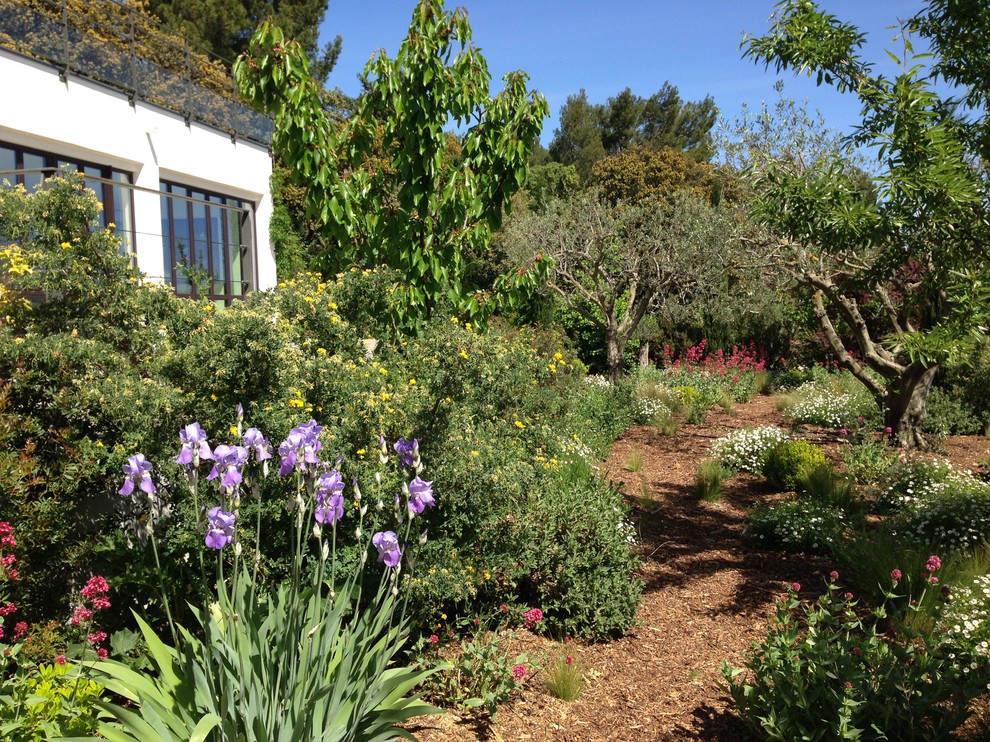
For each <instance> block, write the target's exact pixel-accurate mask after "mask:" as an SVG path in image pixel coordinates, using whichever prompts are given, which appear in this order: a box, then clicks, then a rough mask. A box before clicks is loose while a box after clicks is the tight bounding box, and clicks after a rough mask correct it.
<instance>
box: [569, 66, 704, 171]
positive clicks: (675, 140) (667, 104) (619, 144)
mask: <svg viewBox="0 0 990 742" xmlns="http://www.w3.org/2000/svg"><path fill="white" fill-rule="evenodd" d="M717 115H718V111H717V109H716V108H715V101H714V100H713V99H712V97H711V96H708V97H706V98H705V99H704V100H700V101H694V102H687V103H686V102H684V100H683V99H682V98H681V95H680V93H679V92H678V90H677V88H676V87H675V86H673V85H671V84H670V83H669V82H665V83H664V84H663V86H662V87H661V88H660V90H658V91H657V92H656V93H654V94H653V95H651V96H650V97H649V98H642V97H640V96H638V95H636V94H635V93H633V92H632V90H631V89H630V88H626V89H625V90H623V91H622V92H620V93H619V94H618V95H616V96H614V97H612V98H609V99H608V101H607V102H606V103H605V104H604V105H603V104H592V103H590V102H589V101H588V96H587V93H585V91H584V90H582V91H581V92H580V93H578V94H577V95H572V96H568V98H567V102H566V103H565V104H564V105H563V106H562V107H561V109H560V124H559V126H558V128H557V129H556V130H555V131H554V138H553V141H552V142H551V143H550V156H551V158H552V159H553V160H555V161H556V162H560V163H563V164H565V165H574V166H575V167H576V168H577V171H578V175H579V176H580V177H581V182H582V183H590V182H593V180H594V178H593V175H592V169H593V167H594V165H595V163H597V162H598V161H599V160H601V159H602V158H604V157H605V156H606V155H615V154H619V153H622V152H625V151H626V150H628V149H631V148H634V147H646V148H650V149H675V150H678V151H681V152H686V153H687V154H688V155H689V156H690V157H692V158H693V159H695V160H700V161H703V160H708V159H709V158H711V156H712V155H713V154H714V152H715V149H714V146H713V144H712V134H711V131H712V128H713V127H714V126H715V119H716V117H717Z"/></svg>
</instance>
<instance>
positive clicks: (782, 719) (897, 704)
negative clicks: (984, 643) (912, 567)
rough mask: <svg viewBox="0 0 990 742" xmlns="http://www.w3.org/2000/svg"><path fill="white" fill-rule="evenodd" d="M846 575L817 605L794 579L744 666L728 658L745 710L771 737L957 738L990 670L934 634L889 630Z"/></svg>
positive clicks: (728, 674)
mask: <svg viewBox="0 0 990 742" xmlns="http://www.w3.org/2000/svg"><path fill="white" fill-rule="evenodd" d="M837 578H838V575H837V573H836V574H835V578H834V579H833V580H831V581H830V582H829V583H828V589H827V591H826V593H825V594H824V595H822V596H820V597H819V598H818V599H817V600H815V601H813V602H811V601H804V600H801V599H800V598H799V597H798V594H797V590H799V589H800V585H797V584H795V585H793V586H792V587H791V589H789V590H788V591H787V595H786V597H784V598H783V599H781V600H778V601H777V606H776V614H775V616H774V618H773V620H772V622H771V626H770V631H769V632H768V634H767V637H766V639H765V640H764V641H763V642H761V643H759V644H754V645H753V646H752V647H751V649H750V651H749V653H748V654H747V655H746V658H745V661H744V663H743V668H735V667H732V666H730V665H729V664H728V663H723V665H722V675H723V678H724V680H725V686H724V687H725V688H726V689H727V690H728V692H729V694H730V695H731V696H732V701H733V705H734V706H735V708H736V710H737V711H738V712H739V714H740V715H741V716H742V718H743V719H744V720H745V721H746V722H747V724H748V725H749V726H750V727H751V728H752V729H753V730H754V731H755V732H756V733H757V734H758V735H759V736H760V737H761V738H763V739H773V740H781V741H788V742H789V741H790V740H797V739H802V740H837V739H862V740H886V739H902V740H907V739H911V740H942V739H947V738H948V734H949V732H950V731H951V730H952V729H953V728H955V727H956V726H957V725H958V724H959V723H960V722H961V721H962V720H963V718H964V717H965V714H966V706H965V705H966V701H967V700H968V699H969V698H972V697H973V696H975V695H977V694H978V693H979V692H980V691H981V690H983V689H985V680H986V676H983V677H973V676H965V677H964V676H962V673H958V672H957V671H956V669H955V667H954V663H953V661H952V660H951V659H950V658H949V655H948V653H947V652H944V651H942V650H941V648H940V647H939V642H938V638H937V637H933V636H932V635H931V634H925V635H924V636H923V637H922V640H921V641H913V640H909V639H907V640H906V639H896V638H890V637H887V636H885V635H884V633H883V623H882V621H883V618H884V616H885V615H886V614H885V611H884V609H883V607H882V606H881V607H880V608H878V609H876V610H875V611H874V612H873V613H872V615H870V616H867V617H862V613H861V611H860V610H858V606H857V603H856V601H855V600H854V599H853V598H852V594H851V593H847V592H845V591H844V590H843V589H842V588H840V587H839V586H838V585H837V584H836V582H835V579H837ZM887 584H889V578H888V581H887Z"/></svg>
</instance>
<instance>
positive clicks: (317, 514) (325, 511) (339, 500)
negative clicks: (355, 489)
mask: <svg viewBox="0 0 990 742" xmlns="http://www.w3.org/2000/svg"><path fill="white" fill-rule="evenodd" d="M318 503H319V504H317V506H316V510H315V511H314V513H313V517H314V518H315V519H316V522H317V523H322V524H324V525H326V524H328V523H336V522H337V521H338V520H340V519H341V518H343V517H344V496H343V495H341V494H339V493H338V494H335V495H330V496H329V497H327V498H325V499H323V500H319V501H318Z"/></svg>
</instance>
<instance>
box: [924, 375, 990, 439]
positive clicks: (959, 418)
mask: <svg viewBox="0 0 990 742" xmlns="http://www.w3.org/2000/svg"><path fill="white" fill-rule="evenodd" d="M985 425H986V423H985V422H984V421H983V420H982V419H981V418H980V417H979V416H978V415H977V413H976V411H974V410H973V408H972V407H970V406H969V405H968V404H966V402H965V401H964V400H962V399H960V398H958V397H953V396H952V395H951V394H950V393H948V392H946V391H943V390H942V389H940V388H938V387H936V388H934V389H932V390H931V392H930V393H929V395H928V401H927V403H926V404H925V419H924V421H923V422H922V430H924V432H925V433H927V434H929V435H930V436H932V437H933V438H934V439H935V440H937V441H938V440H945V438H946V437H948V436H950V435H976V434H978V433H982V432H983V430H984V426H985Z"/></svg>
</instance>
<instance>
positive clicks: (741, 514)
mask: <svg viewBox="0 0 990 742" xmlns="http://www.w3.org/2000/svg"><path fill="white" fill-rule="evenodd" d="M761 425H778V426H780V427H782V428H785V429H787V428H788V425H787V423H786V422H785V420H784V418H783V417H782V415H781V414H780V413H779V412H778V411H777V409H776V408H775V405H774V400H773V398H771V397H765V396H764V397H757V398H755V399H753V400H752V401H750V402H748V403H745V404H739V405H736V406H735V407H734V408H733V409H732V410H729V411H726V410H722V409H720V408H715V409H713V410H711V411H709V412H708V413H707V414H706V416H705V421H704V422H703V423H702V424H700V425H685V426H683V427H682V428H681V429H680V431H678V433H677V434H676V435H675V436H663V435H661V434H660V433H658V432H657V431H656V430H654V429H652V428H649V427H634V428H631V429H630V430H628V431H627V432H626V433H625V434H624V435H623V436H622V437H621V438H620V439H619V440H618V441H617V442H616V443H615V446H614V447H613V451H612V455H611V456H610V458H609V460H608V461H607V462H606V464H605V467H604V473H605V475H606V476H607V477H608V478H609V479H610V480H612V481H614V482H615V483H616V484H617V485H621V487H622V491H623V492H624V494H625V496H626V498H627V500H628V502H629V503H630V505H631V506H632V509H633V516H634V520H635V521H636V524H637V527H638V530H639V542H640V548H641V551H642V556H643V560H644V564H643V567H642V568H641V570H640V577H641V579H642V580H643V581H644V583H645V588H644V593H643V602H642V605H641V606H640V608H639V612H638V614H637V617H636V622H635V624H634V625H633V627H632V628H631V629H630V631H629V632H628V633H627V634H626V636H624V637H623V638H622V639H619V640H618V641H614V642H610V643H602V644H591V645H577V644H576V643H571V644H570V645H569V649H568V651H569V652H571V653H572V654H575V655H576V656H577V657H578V659H579V661H580V662H581V663H582V664H583V666H584V667H585V668H587V670H588V680H589V683H588V687H587V688H586V690H585V691H584V693H583V694H582V695H581V697H580V698H579V699H578V700H577V701H574V702H573V703H567V702H564V701H561V700H559V699H557V698H554V697H553V696H551V695H550V694H549V693H548V692H547V691H546V689H545V687H544V686H543V684H542V679H541V677H540V673H539V672H537V673H536V674H535V675H533V676H532V677H531V678H529V679H527V683H526V687H525V689H524V690H523V691H522V692H521V693H518V694H516V695H515V696H514V698H513V699H512V700H511V701H510V702H509V703H507V704H505V705H504V706H503V707H502V708H501V709H500V710H499V712H498V715H497V717H496V720H495V722H494V723H493V722H491V721H490V720H487V719H486V720H480V721H479V720H477V719H471V718H462V717H459V716H457V715H456V714H454V713H449V714H447V715H445V716H442V717H427V718H425V719H421V720H419V723H418V724H416V725H415V726H414V727H413V728H412V729H411V731H413V733H414V734H415V735H416V736H417V738H418V739H420V740H422V742H441V741H444V742H446V741H447V740H450V741H453V742H461V741H470V740H494V741H495V742H502V741H505V742H510V741H512V742H514V741H515V740H536V741H543V740H548V741H549V740H553V741H554V742H565V741H566V742H596V741H598V740H615V741H622V742H640V741H642V742H657V741H659V740H683V739H697V740H716V741H718V740H725V741H727V742H744V741H745V740H747V739H749V738H750V737H749V736H748V734H747V731H746V729H745V727H744V726H743V725H742V723H741V722H740V721H739V719H738V718H737V717H735V716H734V715H733V714H732V713H731V711H730V710H729V708H728V703H727V701H728V698H727V696H726V694H725V693H724V692H723V691H722V690H720V688H719V687H718V681H719V679H720V678H721V675H720V673H719V668H720V666H721V664H722V661H723V660H728V661H729V662H730V663H732V664H735V665H739V664H741V662H742V654H743V652H744V651H745V650H746V649H748V647H749V646H750V644H751V643H752V642H754V641H758V640H760V639H762V638H763V636H764V635H765V633H766V627H767V620H768V618H769V617H770V615H771V614H772V612H773V605H774V600H775V598H776V597H777V596H779V595H781V594H782V592H783V589H784V586H785V585H787V584H790V583H792V582H799V583H801V585H802V586H804V592H805V593H806V594H807V595H808V597H813V596H814V595H817V594H818V593H819V592H820V589H821V587H822V586H823V580H824V579H825V577H824V576H825V575H827V574H828V572H829V571H830V570H831V569H832V566H831V565H830V564H829V563H828V562H827V561H825V560H824V559H823V558H820V557H814V556H804V555H793V554H783V553H780V552H765V551H760V550H758V549H756V548H754V547H753V545H752V544H750V543H749V542H748V541H746V540H745V539H744V538H743V536H742V524H743V520H744V518H745V514H746V510H747V509H748V508H749V507H750V506H751V505H752V504H754V503H755V502H757V501H759V500H766V499H768V498H771V497H775V495H774V494H773V493H772V492H771V491H770V490H769V489H767V487H766V486H765V485H764V484H763V483H762V482H761V481H760V480H759V479H757V478H756V477H751V476H748V475H740V476H737V477H735V478H733V479H731V480H728V481H727V482H726V494H725V497H723V499H722V500H721V501H719V502H714V503H709V502H701V501H699V500H698V499H697V498H696V497H695V495H694V492H693V482H694V476H695V472H696V469H697V465H698V462H699V461H700V460H701V459H703V458H705V456H707V454H708V451H709V450H710V448H711V444H712V442H713V441H714V440H715V439H717V438H719V437H721V436H723V435H725V434H726V433H728V432H729V431H730V430H732V429H734V428H743V427H757V426H761ZM799 435H800V436H801V437H803V438H806V439H809V440H811V441H812V442H814V443H816V444H818V445H821V446H823V447H824V448H825V449H826V453H827V454H829V455H830V456H831V457H833V458H834V457H837V451H838V446H839V445H840V441H839V436H838V435H837V434H836V433H835V432H832V431H826V430H821V429H816V428H808V429H805V430H803V431H802V432H801V433H799ZM988 456H990V442H988V441H987V439H986V438H980V437H975V436H967V437H956V438H952V439H950V441H949V442H948V444H947V457H948V458H949V459H950V460H951V461H952V462H953V464H954V465H956V466H957V467H959V468H963V469H967V468H969V469H975V467H976V465H977V462H979V461H980V460H982V459H986V458H987V457H988ZM637 459H639V460H641V461H642V465H641V466H639V465H638V464H637V461H636V460H637ZM630 465H632V466H630ZM632 469H635V471H633V470H632ZM522 644H523V645H524V646H523V647H521V648H522V649H525V651H527V652H529V654H530V655H531V656H533V657H535V658H536V659H537V664H539V658H540V657H541V655H544V656H545V655H547V654H548V653H550V652H559V651H560V646H559V645H556V644H554V643H553V642H551V641H549V640H547V639H545V638H543V637H539V636H535V635H532V634H526V635H525V637H524V638H523V640H522Z"/></svg>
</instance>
